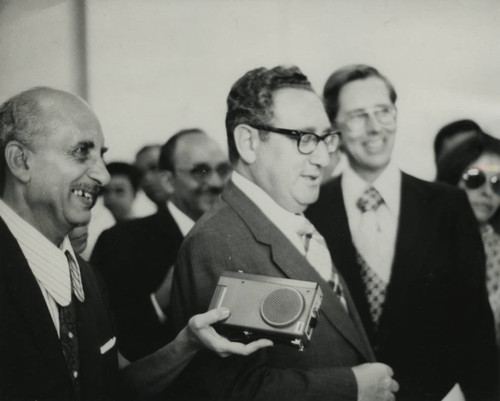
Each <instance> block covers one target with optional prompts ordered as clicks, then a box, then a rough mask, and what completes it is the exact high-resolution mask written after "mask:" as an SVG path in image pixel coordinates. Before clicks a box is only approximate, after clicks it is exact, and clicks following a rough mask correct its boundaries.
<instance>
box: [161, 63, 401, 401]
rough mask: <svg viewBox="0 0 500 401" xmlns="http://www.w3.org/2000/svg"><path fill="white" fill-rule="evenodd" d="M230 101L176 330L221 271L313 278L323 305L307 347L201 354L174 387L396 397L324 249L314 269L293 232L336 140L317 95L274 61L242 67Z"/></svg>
mask: <svg viewBox="0 0 500 401" xmlns="http://www.w3.org/2000/svg"><path fill="white" fill-rule="evenodd" d="M227 105H228V111H227V114H226V130H227V137H228V145H229V156H230V160H231V162H232V164H233V168H234V172H233V176H232V179H231V182H230V184H229V186H228V187H227V188H226V189H225V190H224V192H223V194H222V198H223V205H222V207H221V208H220V209H218V210H216V211H213V212H210V213H207V214H205V215H204V216H203V217H202V218H201V219H200V220H199V221H198V222H197V224H196V225H195V227H194V228H193V230H192V231H191V232H190V234H189V235H188V236H187V237H186V239H185V240H184V243H183V245H182V247H181V250H180V252H179V258H178V260H177V263H176V266H175V273H174V284H173V288H172V305H171V307H172V314H173V316H174V319H173V321H174V324H175V325H176V328H177V329H179V328H180V327H182V325H184V324H185V322H186V319H187V318H188V316H189V315H190V314H191V313H195V312H196V311H205V310H206V309H207V307H208V305H209V303H210V299H211V297H212V294H213V292H214V289H215V288H216V284H217V281H218V278H219V276H220V275H221V273H222V272H223V271H224V270H232V271H240V270H241V271H244V272H246V273H255V274H263V275H268V276H277V277H287V278H291V279H298V280H307V281H314V282H318V283H319V284H320V286H321V288H322V291H323V294H324V300H323V304H322V307H321V313H320V315H319V318H318V320H319V321H318V325H317V328H316V329H315V331H314V334H313V338H312V341H311V344H310V345H309V347H308V348H306V349H305V350H304V351H303V352H299V351H297V350H294V349H292V348H290V347H289V346H287V345H275V346H274V347H273V350H271V351H270V352H260V353H258V354H254V355H255V356H254V357H250V358H249V359H242V358H234V357H230V358H228V359H226V360H221V359H220V358H214V357H213V356H212V355H209V354H208V353H205V354H204V355H200V358H199V359H197V360H196V361H193V363H192V364H191V366H190V368H188V370H187V371H185V374H184V375H183V377H181V378H180V380H179V381H178V383H177V386H178V388H179V389H181V390H182V391H184V394H183V396H184V399H189V400H194V399H225V400H236V399H245V400H246V399H252V400H276V399H284V400H315V401H321V400H333V399H335V400H356V399H358V400H394V395H393V392H394V391H396V390H397V383H396V382H394V381H393V380H392V379H391V377H390V376H391V370H390V368H389V367H388V366H386V365H383V364H378V363H370V362H373V361H374V359H373V354H372V350H371V348H370V346H369V344H368V341H367V338H366V336H365V333H364V330H363V328H362V325H361V322H360V320H359V318H358V314H357V312H356V307H355V306H354V304H353V303H352V302H351V298H350V296H349V292H348V291H347V288H345V286H344V287H343V288H342V283H341V279H339V276H338V274H337V272H336V270H335V269H334V268H333V267H332V264H331V258H330V256H329V255H328V251H327V249H326V246H324V245H323V248H322V250H323V253H322V255H323V256H324V257H323V258H322V259H321V261H316V263H315V264H314V267H313V265H312V264H311V263H313V262H312V259H311V262H310V261H309V259H308V258H309V257H310V256H311V254H312V256H314V255H315V253H314V252H312V253H307V251H306V243H307V242H309V243H310V245H309V250H310V249H311V247H312V242H313V240H312V239H311V240H310V241H308V240H306V237H307V236H306V235H303V234H306V233H305V232H302V227H299V226H303V225H306V226H307V225H309V226H310V224H309V223H308V222H307V220H305V218H304V217H303V215H302V212H303V211H304V210H305V209H306V207H307V206H308V205H310V204H311V203H313V202H314V201H316V199H317V197H318V194H319V187H320V183H321V178H322V173H323V170H324V169H325V167H326V166H327V165H328V163H329V162H330V154H331V153H333V152H335V151H336V150H337V145H338V135H337V132H335V131H332V130H331V128H330V124H329V122H328V119H327V116H326V113H325V112H324V109H323V105H322V102H321V100H320V99H319V97H318V96H317V95H316V94H315V93H314V91H313V90H312V88H311V84H310V83H309V81H308V80H307V78H306V77H305V76H304V75H303V74H302V73H301V72H300V70H299V69H298V68H297V67H290V68H286V67H275V68H273V69H266V68H258V69H255V70H252V71H249V72H248V73H246V74H245V75H244V76H243V77H242V78H240V79H239V80H238V81H237V82H236V83H235V84H234V85H233V87H232V89H231V91H230V93H229V96H228V99H227ZM307 229H308V230H309V229H310V227H307ZM309 232H310V231H309ZM305 240H306V241H305ZM304 241H305V242H304ZM325 252H326V254H325ZM307 255H308V256H307ZM339 280H340V284H339ZM329 282H333V283H335V284H334V286H335V290H336V292H334V291H333V290H332V287H331V286H330V284H329ZM342 290H343V292H344V294H342ZM178 398H182V397H181V395H179V396H178Z"/></svg>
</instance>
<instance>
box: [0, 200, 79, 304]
mask: <svg viewBox="0 0 500 401" xmlns="http://www.w3.org/2000/svg"><path fill="white" fill-rule="evenodd" d="M0 217H2V219H3V220H4V222H5V224H6V225H7V227H8V228H9V230H10V231H11V233H12V235H13V236H14V238H15V239H16V240H17V242H18V243H19V246H20V247H21V250H22V251H23V254H24V256H25V257H26V260H27V261H28V265H29V266H30V268H31V271H32V272H33V275H34V276H35V278H36V280H37V281H38V282H39V283H40V285H41V286H42V287H43V288H45V289H46V290H47V292H48V293H49V294H50V295H51V296H52V298H54V300H55V301H56V302H57V303H58V304H59V305H61V306H68V305H69V303H70V302H71V279H70V272H69V265H68V259H67V257H66V254H65V251H68V252H69V253H70V255H71V257H72V258H73V261H74V263H75V265H76V266H77V269H76V274H77V275H78V276H80V281H81V275H80V267H79V266H78V262H77V259H76V257H75V253H74V252H73V248H72V246H71V242H70V241H69V238H68V236H66V237H64V239H63V241H62V243H61V245H60V247H57V246H55V245H54V244H53V243H52V242H50V241H49V240H48V239H47V237H45V236H44V235H43V234H42V233H40V232H39V231H38V230H37V229H36V228H35V227H33V226H32V225H31V224H29V223H28V222H26V221H25V220H24V219H23V218H22V217H21V216H19V215H18V214H17V213H16V212H15V211H14V210H12V209H11V208H10V207H9V206H8V205H7V204H6V203H5V202H4V201H3V200H2V199H0ZM75 295H76V294H75ZM80 301H82V300H80Z"/></svg>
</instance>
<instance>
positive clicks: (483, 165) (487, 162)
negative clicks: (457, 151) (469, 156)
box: [469, 153, 500, 174]
mask: <svg viewBox="0 0 500 401" xmlns="http://www.w3.org/2000/svg"><path fill="white" fill-rule="evenodd" d="M469 167H477V168H479V169H481V170H483V171H486V172H490V173H495V174H496V173H499V172H500V155H498V154H496V153H483V154H482V155H481V156H479V157H478V158H477V160H476V161H475V162H473V163H471V165H470V166H469Z"/></svg>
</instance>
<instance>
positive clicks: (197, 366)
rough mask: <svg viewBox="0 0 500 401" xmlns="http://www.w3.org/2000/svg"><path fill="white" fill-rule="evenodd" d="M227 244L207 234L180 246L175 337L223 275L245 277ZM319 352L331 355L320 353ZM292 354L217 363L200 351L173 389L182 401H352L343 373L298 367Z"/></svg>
mask: <svg viewBox="0 0 500 401" xmlns="http://www.w3.org/2000/svg"><path fill="white" fill-rule="evenodd" d="M232 240H233V238H231V237H230V235H229V234H228V235H226V236H224V235H221V233H216V232H207V231H204V232H197V233H195V234H193V235H190V236H189V237H188V238H187V239H186V240H185V242H184V244H183V246H182V247H181V250H180V253H179V257H178V260H177V264H176V267H175V273H174V284H173V289H172V300H171V305H172V317H173V322H174V325H175V326H176V330H177V331H178V330H180V329H181V328H182V327H184V326H185V325H186V323H187V321H188V319H189V317H190V316H192V315H194V314H198V313H202V312H205V311H206V310H207V308H208V305H209V303H210V299H211V297H212V293H213V291H214V289H215V287H216V284H217V280H218V278H219V275H220V274H221V273H222V271H223V270H233V271H237V270H240V269H241V270H244V271H248V265H249V264H251V263H252V262H251V260H248V258H243V257H238V255H237V254H235V252H238V249H237V247H235V246H234V244H233V243H232ZM252 245H253V244H252ZM235 248H236V249H235ZM245 259H246V260H245ZM325 323H326V322H325ZM318 326H319V325H318ZM304 352H308V350H306V351H304ZM323 352H335V351H334V350H331V349H329V350H326V349H324V350H323ZM297 353H299V351H297V350H294V349H292V348H289V347H286V346H283V345H275V346H274V347H272V348H271V349H264V350H260V351H258V352H256V353H254V354H252V355H250V356H247V357H240V356H230V357H228V358H220V357H218V356H216V355H215V354H213V353H210V352H208V351H201V352H200V353H199V355H198V356H197V357H196V358H195V359H194V360H193V361H192V362H191V364H190V365H189V367H188V368H187V369H186V370H185V371H184V373H183V375H181V377H180V378H179V380H178V382H177V384H176V385H177V387H178V388H180V389H181V391H182V393H183V396H184V397H185V398H183V399H194V398H195V396H194V395H193V394H191V393H190V391H193V392H194V393H196V394H200V393H201V394H204V397H206V399H223V400H239V401H242V400H277V399H283V400H301V401H305V400H311V401H312V400H315V401H318V400H319V401H321V400H356V398H357V385H356V381H355V378H354V374H353V372H352V370H351V369H350V368H349V367H338V368H337V367H335V368H334V367H316V368H314V369H311V368H307V367H304V366H302V367H301V362H300V357H299V356H298V355H297ZM295 358H296V359H295ZM283 360H286V361H287V363H283ZM294 361H295V362H294ZM175 399H178V398H175Z"/></svg>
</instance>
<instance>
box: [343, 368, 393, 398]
mask: <svg viewBox="0 0 500 401" xmlns="http://www.w3.org/2000/svg"><path fill="white" fill-rule="evenodd" d="M352 371H353V372H354V376H355V377H356V382H357V383H358V401H394V400H395V399H396V398H395V396H394V393H396V392H397V391H398V390H399V384H398V383H397V382H396V380H393V379H392V375H393V371H392V369H391V368H390V367H389V366H387V365H385V364H383V363H365V364H363V365H358V366H354V367H353V368H352Z"/></svg>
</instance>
